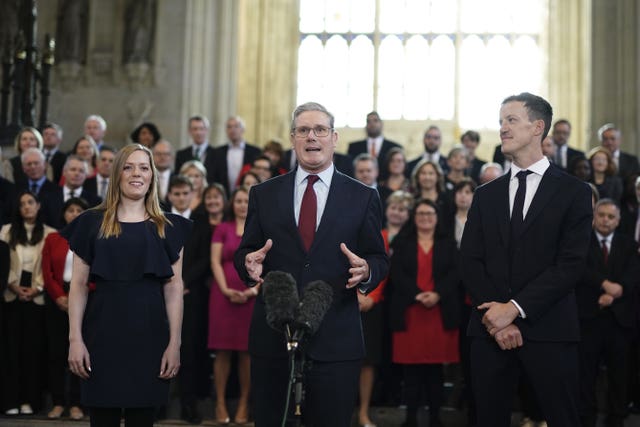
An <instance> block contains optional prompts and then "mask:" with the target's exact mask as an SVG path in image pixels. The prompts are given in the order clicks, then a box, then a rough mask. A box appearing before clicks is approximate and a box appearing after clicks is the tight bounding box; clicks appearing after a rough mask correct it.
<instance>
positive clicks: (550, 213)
mask: <svg viewBox="0 0 640 427" xmlns="http://www.w3.org/2000/svg"><path fill="white" fill-rule="evenodd" d="M509 179H510V173H508V174H505V175H503V176H501V177H500V178H497V179H495V180H494V181H491V182H490V183H487V184H485V185H483V186H481V187H478V189H477V190H476V192H475V194H474V197H473V203H472V204H471V209H470V210H469V216H468V219H467V223H466V224H465V230H464V235H463V236H462V243H461V253H462V259H461V265H462V279H463V281H464V285H465V287H466V290H467V292H468V293H469V295H470V296H471V300H472V301H473V306H474V307H475V306H478V305H479V304H481V303H483V302H489V301H497V302H502V303H504V302H508V301H509V300H510V299H514V300H515V301H516V302H517V303H518V304H519V305H520V306H521V307H522V309H523V310H524V312H525V314H526V316H527V317H526V319H521V318H517V319H516V320H515V324H516V325H517V326H518V327H519V328H520V331H521V333H522V336H523V338H524V339H527V340H532V341H565V342H566V341H578V339H579V327H578V312H577V307H576V301H575V295H574V288H575V285H576V283H577V281H578V280H579V279H580V277H581V276H582V273H583V271H584V266H585V257H586V252H587V247H588V244H589V239H590V235H591V222H592V218H593V214H592V208H591V190H590V189H589V187H588V186H587V185H586V184H585V183H583V182H581V181H579V180H578V179H577V178H575V177H572V176H570V175H568V174H567V173H566V172H564V171H562V169H560V168H558V167H557V166H554V165H553V164H552V165H550V166H549V168H548V169H547V171H546V172H545V174H544V176H543V177H542V181H541V182H540V186H539V187H538V190H537V192H536V194H535V196H534V198H533V201H532V202H531V205H530V207H529V210H528V212H527V215H526V217H525V221H524V224H523V226H522V229H521V235H519V236H513V239H512V236H510V234H511V231H510V229H511V227H510V213H509ZM511 240H513V241H514V243H513V244H510V241H511ZM482 314H483V313H481V312H479V311H478V310H476V309H473V310H472V313H471V319H470V321H469V329H468V333H469V335H471V336H481V337H489V335H488V333H487V331H486V329H485V327H484V326H483V325H482V323H481V319H482Z"/></svg>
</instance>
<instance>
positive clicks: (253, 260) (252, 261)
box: [244, 239, 370, 288]
mask: <svg viewBox="0 0 640 427" xmlns="http://www.w3.org/2000/svg"><path fill="white" fill-rule="evenodd" d="M272 246H273V241H272V240H271V239H268V240H267V241H266V243H265V244H264V246H263V247H261V248H260V249H258V250H257V251H254V252H250V253H248V254H247V255H246V256H245V258H244V266H245V268H246V269H247V274H248V275H249V277H250V278H251V280H253V281H254V282H255V283H256V284H258V285H260V284H262V283H263V282H264V279H263V278H262V277H261V276H262V266H263V263H264V260H265V258H266V257H267V253H268V252H269V250H270V249H271V247H272ZM340 250H341V251H342V253H343V254H344V255H345V256H346V257H347V259H348V260H349V265H350V266H351V268H349V274H351V277H350V278H349V280H348V281H347V285H346V287H347V288H353V287H354V286H356V285H358V283H362V282H366V281H368V280H369V276H370V270H369V264H368V263H367V261H366V260H365V259H364V258H361V257H359V256H358V255H356V254H354V253H353V252H351V251H350V250H349V248H348V247H347V245H345V244H344V243H340Z"/></svg>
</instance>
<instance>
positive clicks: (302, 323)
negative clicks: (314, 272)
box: [293, 280, 333, 342]
mask: <svg viewBox="0 0 640 427" xmlns="http://www.w3.org/2000/svg"><path fill="white" fill-rule="evenodd" d="M332 301H333V288H332V287H331V285H329V284H328V283H327V282H324V281H322V280H316V281H314V282H311V283H309V284H308V285H307V286H306V287H305V288H304V295H303V296H302V301H300V309H299V310H298V316H297V317H296V320H295V323H294V325H295V330H296V332H295V334H294V336H293V340H294V341H298V342H300V341H302V340H303V339H304V338H308V337H310V336H312V335H313V334H315V333H316V332H317V331H318V328H320V323H322V319H323V318H324V315H325V314H326V313H327V311H329V307H331V303H332Z"/></svg>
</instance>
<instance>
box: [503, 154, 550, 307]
mask: <svg viewBox="0 0 640 427" xmlns="http://www.w3.org/2000/svg"><path fill="white" fill-rule="evenodd" d="M550 165H551V163H550V162H549V159H547V158H546V157H545V156H542V158H541V159H540V160H538V161H537V162H535V163H534V164H532V165H531V166H529V167H528V168H527V169H526V170H529V171H531V172H533V173H530V174H529V175H527V192H526V193H525V195H524V206H523V207H522V219H523V220H524V219H525V217H526V215H527V212H528V211H529V206H531V201H532V200H533V197H534V196H535V195H536V191H538V187H539V186H540V181H542V176H543V175H544V173H545V172H546V171H547V169H548V168H549V166H550ZM521 170H525V169H521V168H519V167H518V166H517V165H516V164H515V163H512V164H511V178H510V179H509V212H512V211H513V202H514V201H515V198H516V192H517V191H518V186H519V181H518V178H517V177H516V175H517V174H518V172H520V171H521ZM511 302H512V303H513V305H515V306H516V308H517V309H518V312H519V313H520V317H522V318H523V319H526V317H527V314H526V313H525V312H524V310H523V309H522V307H521V306H520V304H518V303H517V302H516V301H515V300H513V299H512V300H511Z"/></svg>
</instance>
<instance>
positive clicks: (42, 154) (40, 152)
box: [20, 147, 46, 163]
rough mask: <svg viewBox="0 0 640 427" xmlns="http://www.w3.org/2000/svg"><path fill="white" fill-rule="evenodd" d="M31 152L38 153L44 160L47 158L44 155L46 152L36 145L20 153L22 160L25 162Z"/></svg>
mask: <svg viewBox="0 0 640 427" xmlns="http://www.w3.org/2000/svg"><path fill="white" fill-rule="evenodd" d="M29 154H37V155H38V157H40V160H42V162H44V161H45V160H46V158H45V157H44V153H43V152H42V151H40V150H39V149H37V148H35V147H31V148H27V149H26V150H24V151H23V152H22V154H20V161H21V162H22V163H24V159H25V158H26V157H27V156H28V155H29Z"/></svg>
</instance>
